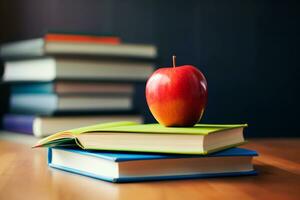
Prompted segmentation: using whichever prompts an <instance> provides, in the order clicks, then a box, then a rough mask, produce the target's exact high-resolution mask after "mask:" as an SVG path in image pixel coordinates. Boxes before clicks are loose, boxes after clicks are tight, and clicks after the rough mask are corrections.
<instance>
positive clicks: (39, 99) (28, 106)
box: [9, 93, 133, 115]
mask: <svg viewBox="0 0 300 200" xmlns="http://www.w3.org/2000/svg"><path fill="white" fill-rule="evenodd" d="M132 101H133V99H132V96H128V95H122V96H115V95H57V94H51V93H49V94H42V93H41V94H39V93H37V94H26V93H24V94H12V95H11V97H10V102H9V110H10V112H11V113H15V114H34V115H55V114H62V113H63V114H67V113H72V114H74V113H80V114H82V113H83V114H84V113H100V112H116V111H118V112H129V111H132V110H133V102H132Z"/></svg>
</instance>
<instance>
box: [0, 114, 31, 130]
mask: <svg viewBox="0 0 300 200" xmlns="http://www.w3.org/2000/svg"><path fill="white" fill-rule="evenodd" d="M34 119H35V117H34V116H31V115H5V116H4V117H3V129H4V130H7V131H12V132H19V133H25V134H33V129H32V126H33V122H34Z"/></svg>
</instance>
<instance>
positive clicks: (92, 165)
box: [48, 148, 257, 182]
mask: <svg viewBox="0 0 300 200" xmlns="http://www.w3.org/2000/svg"><path fill="white" fill-rule="evenodd" d="M254 156H257V153H256V152H255V151H252V150H247V149H242V148H231V149H227V150H224V151H221V152H217V153H214V154H210V155H205V156H201V155H172V154H149V153H143V154H138V153H124V152H117V153H113V152H103V151H86V150H81V149H72V148H49V150H48V164H49V166H50V167H53V168H57V169H60V170H64V171H68V172H72V173H76V174H80V175H84V176H88V177H92V178H96V179H101V180H105V181H110V182H136V181H150V180H172V179H187V178H189V179H190V178H207V177H220V176H241V175H254V174H256V171H255V170H254V169H253V165H252V163H251V160H252V158H253V157H254Z"/></svg>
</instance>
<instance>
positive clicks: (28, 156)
mask: <svg viewBox="0 0 300 200" xmlns="http://www.w3.org/2000/svg"><path fill="white" fill-rule="evenodd" d="M0 135H1V133H0ZM1 138H2V139H1ZM20 140H21V141H26V142H23V143H25V144H23V143H22V142H18V141H17V140H16V139H13V141H12V140H9V139H7V137H6V136H5V137H0V199H9V200H11V199H31V200H34V199H38V200H43V199H51V200H55V199H64V200H67V199H70V200H75V199H86V200H91V199H112V200H113V199H130V200H134V199H170V200H174V199H175V200H176V199H187V200H192V199H224V200H225V199H240V200H247V199H272V200H274V199H285V200H287V199H298V200H299V199H300V139H250V141H249V143H248V144H247V145H244V147H247V148H251V149H255V150H257V151H258V152H259V153H260V156H259V157H257V158H255V160H254V164H255V168H256V169H257V170H258V171H259V175H258V176H247V177H232V178H209V179H198V180H179V181H156V182H143V183H125V184H112V183H108V182H104V181H100V180H95V179H91V178H87V177H83V176H79V175H75V174H71V173H67V172H63V171H59V170H55V169H51V168H49V167H48V166H47V164H46V151H45V149H34V150H33V149H31V148H30V140H27V139H26V138H25V139H24V137H23V138H21V139H20Z"/></svg>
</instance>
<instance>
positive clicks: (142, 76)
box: [3, 57, 155, 82]
mask: <svg viewBox="0 0 300 200" xmlns="http://www.w3.org/2000/svg"><path fill="white" fill-rule="evenodd" d="M154 68H155V66H154V64H153V63H152V62H142V61H128V60H126V61H125V60H123V61H120V60H119V61H118V60H113V59H106V60H98V59H79V58H54V57H46V58H38V59H26V60H12V61H6V62H5V63H4V74H3V80H4V81H7V82H11V81H15V82H17V81H53V80H91V81H94V80H95V81H145V80H147V78H148V77H149V76H150V75H151V74H152V73H153V71H154Z"/></svg>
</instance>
